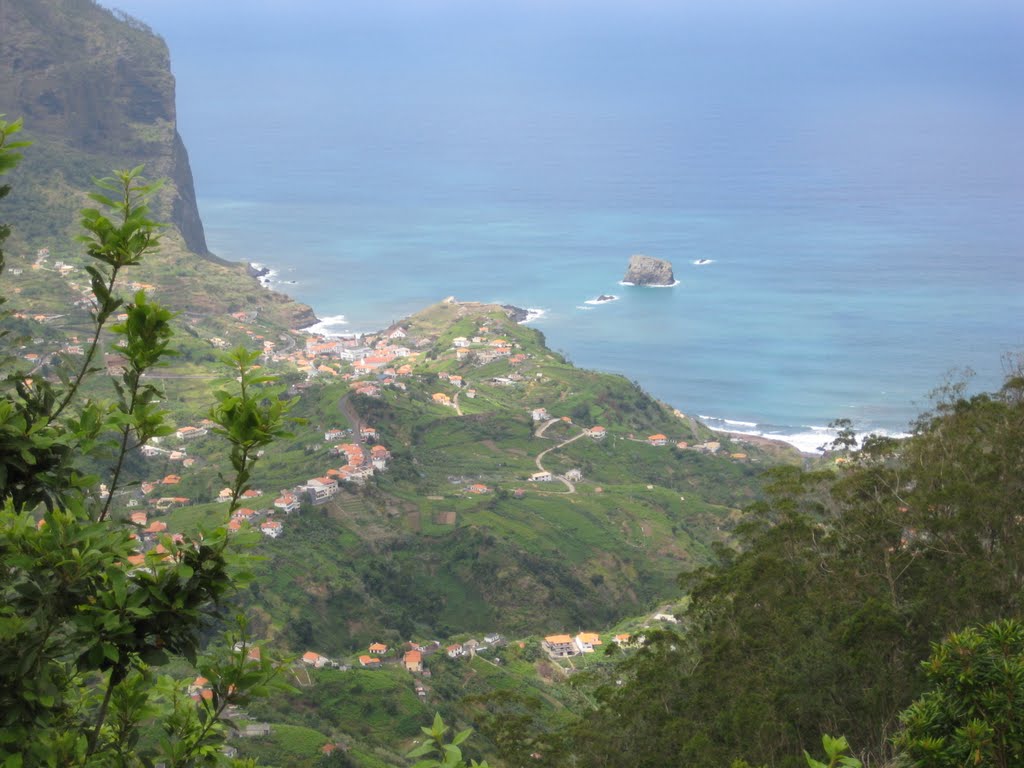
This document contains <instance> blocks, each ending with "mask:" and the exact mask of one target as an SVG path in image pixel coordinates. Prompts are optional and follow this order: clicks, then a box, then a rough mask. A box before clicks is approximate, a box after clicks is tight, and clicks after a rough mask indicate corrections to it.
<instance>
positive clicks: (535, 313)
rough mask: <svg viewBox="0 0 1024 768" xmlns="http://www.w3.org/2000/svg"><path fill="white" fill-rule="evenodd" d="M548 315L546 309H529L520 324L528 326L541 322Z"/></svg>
mask: <svg viewBox="0 0 1024 768" xmlns="http://www.w3.org/2000/svg"><path fill="white" fill-rule="evenodd" d="M547 313H548V311H547V310H546V309H539V308H537V307H527V308H526V317H525V318H524V319H523V320H521V321H520V323H519V324H520V325H526V324H527V323H532V322H534V321H535V320H540V319H541V318H542V317H544V315H546V314H547Z"/></svg>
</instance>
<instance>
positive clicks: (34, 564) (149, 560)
mask: <svg viewBox="0 0 1024 768" xmlns="http://www.w3.org/2000/svg"><path fill="white" fill-rule="evenodd" d="M19 128H20V123H5V122H2V121H0V171H6V170H9V169H10V168H11V167H13V165H14V163H15V162H16V160H17V157H16V155H15V154H14V153H12V152H11V150H12V148H14V147H16V146H18V144H15V143H11V142H9V141H8V139H9V137H10V136H11V135H13V134H14V133H16V132H17V130H18V129H19ZM141 174H142V168H141V167H138V168H133V169H131V170H125V171H116V172H115V173H114V175H113V176H111V177H110V178H107V179H103V180H101V181H100V182H98V185H99V190H98V191H97V192H95V193H93V194H92V195H91V196H90V197H91V199H92V201H93V202H94V203H95V207H92V208H87V209H85V210H84V211H83V212H82V226H83V229H84V230H85V232H86V234H85V235H84V236H83V237H82V240H83V242H84V243H85V245H86V250H87V253H88V255H89V257H91V263H90V265H89V266H88V267H87V272H88V274H89V277H90V280H91V286H92V292H93V295H94V299H95V310H94V312H93V316H92V319H93V328H92V332H91V342H90V344H89V346H88V348H87V350H86V353H85V355H84V358H83V361H82V362H81V364H79V365H76V366H75V367H74V369H73V370H71V371H69V372H68V371H62V372H61V376H60V382H59V383H57V384H54V383H51V382H49V381H47V380H45V379H43V378H42V377H39V376H32V375H30V374H29V373H27V372H25V371H24V370H21V369H19V368H18V367H17V364H16V363H10V362H8V363H6V364H5V367H6V368H7V372H6V376H5V378H4V379H3V386H2V388H0V560H2V562H3V568H2V569H0V765H3V766H5V768H6V767H7V766H12V767H13V766H58V765H59V766H76V765H102V766H106V765H116V766H134V765H143V764H145V765H151V764H152V763H153V762H154V761H157V760H160V761H162V762H164V763H166V764H167V765H169V766H185V765H199V764H202V765H211V764H214V763H216V762H217V761H218V760H219V759H220V757H221V753H220V747H221V745H222V743H223V741H224V738H225V734H226V729H227V726H226V724H225V722H224V719H223V714H224V712H225V710H226V708H227V707H228V705H230V704H244V703H245V702H246V701H248V700H249V699H250V698H251V697H252V696H254V695H259V694H261V693H264V692H265V691H266V690H267V687H268V686H269V685H272V684H275V680H276V673H277V670H276V668H275V665H274V664H273V663H272V661H270V660H269V659H264V660H263V661H259V662H254V661H250V660H249V659H248V658H247V656H248V654H247V646H248V639H247V637H246V633H245V627H244V621H240V622H239V623H238V625H237V630H236V631H234V632H232V633H229V634H228V635H227V636H226V637H225V639H224V641H223V642H221V643H219V644H215V645H214V646H213V647H212V650H209V651H208V652H207V653H206V654H205V655H203V656H200V641H201V637H202V636H203V633H204V632H205V631H207V630H208V629H209V628H211V627H219V626H221V625H222V621H223V605H224V601H225V598H226V597H227V596H229V595H230V594H231V593H232V592H233V591H234V590H235V589H236V587H237V585H238V584H239V583H240V581H241V580H242V574H241V573H240V571H239V568H240V566H241V564H242V563H241V562H240V561H239V556H238V555H237V554H233V550H237V549H238V547H237V546H236V545H233V546H232V547H231V548H229V546H228V535H227V531H226V528H225V527H224V526H221V527H218V528H214V529H212V530H208V531H205V532H204V533H203V534H202V535H201V536H199V537H197V538H194V539H178V540H175V539H171V538H170V537H168V538H165V539H164V540H163V541H162V542H161V543H160V546H159V547H156V548H155V549H152V550H150V551H149V552H146V553H145V555H144V556H142V557H141V562H138V563H135V560H136V558H137V554H136V546H137V544H136V542H135V540H134V538H133V536H132V534H131V531H130V530H128V529H127V528H126V527H124V526H121V525H119V524H116V523H114V522H113V521H112V520H111V519H110V511H111V499H112V498H113V495H114V493H115V491H116V490H117V489H118V488H119V486H120V485H121V484H122V483H123V481H124V478H123V472H122V470H123V468H124V465H125V459H126V457H127V456H128V454H129V453H131V452H132V451H134V450H137V449H138V448H139V447H141V446H142V445H145V444H146V443H147V442H149V441H150V440H152V439H153V438H154V437H157V436H160V435H164V434H168V433H169V432H170V431H171V428H170V426H169V425H168V423H167V422H166V420H165V418H164V416H165V414H164V412H163V411H162V410H160V409H159V408H158V403H159V401H160V399H161V397H162V393H161V392H160V391H159V390H158V388H157V387H155V386H154V385H152V384H150V383H148V381H147V380H146V379H145V374H146V373H147V372H149V371H151V370H153V369H154V368H156V367H158V366H160V365H163V364H164V361H165V360H166V358H167V357H168V356H170V355H172V354H173V350H172V349H171V348H170V343H171V340H172V338H173V328H172V326H171V320H172V319H173V315H172V313H171V312H170V311H168V310H167V309H166V308H164V307H162V306H160V305H159V304H157V303H155V302H153V301H151V300H149V299H148V297H147V296H146V295H145V293H144V292H139V293H136V294H135V295H134V297H133V298H132V299H131V300H130V301H129V300H125V299H124V298H122V297H121V296H120V295H119V294H118V291H117V286H118V278H119V276H120V275H121V273H122V271H123V270H126V269H130V268H132V267H135V266H137V265H138V264H140V263H141V261H142V259H143V258H144V256H145V255H146V254H147V253H149V252H151V251H153V250H154V249H155V248H156V247H157V246H158V243H159V225H158V224H157V223H155V222H153V221H152V220H150V219H149V210H148V205H147V201H148V199H149V197H150V196H151V195H152V194H153V193H154V192H155V191H156V189H158V188H159V183H150V182H147V181H145V180H144V179H143V177H142V175H141ZM4 194H6V187H5V188H4ZM5 234H6V231H4V232H3V233H0V235H5ZM0 267H2V263H0ZM119 313H120V314H122V315H123V319H122V320H121V322H118V323H115V324H111V322H110V321H111V320H112V319H114V318H115V316H116V315H117V314H119ZM111 335H112V336H113V338H115V339H117V341H118V345H119V347H120V353H121V354H122V355H123V356H124V357H125V359H126V361H127V362H126V365H125V369H124V373H123V374H122V375H121V377H120V379H119V380H115V381H114V382H113V386H114V389H113V392H112V394H111V397H109V398H108V399H104V400H97V399H89V398H85V397H84V396H83V395H82V392H83V390H82V385H83V383H84V382H85V381H86V379H87V378H89V377H90V376H93V375H94V374H95V372H96V370H97V369H96V368H94V367H93V361H94V360H95V358H96V356H97V354H98V352H99V350H100V349H101V347H102V345H103V344H104V343H105V342H106V341H107V339H108V337H110V336H111ZM255 359H256V356H255V355H254V354H253V353H250V352H247V351H246V350H244V349H239V350H235V351H234V352H232V353H231V354H229V355H228V356H226V358H225V362H226V364H227V365H228V373H229V375H230V378H229V379H227V381H226V382H225V385H224V386H223V387H222V388H221V389H219V390H217V391H216V392H215V396H216V399H217V402H216V404H215V406H214V407H213V409H212V411H211V414H210V417H211V419H213V421H215V422H216V423H217V424H218V427H217V431H218V432H219V433H220V434H221V435H223V436H224V437H225V438H226V440H227V442H228V445H229V447H230V448H229V453H230V462H231V466H232V469H233V475H232V477H231V478H230V480H229V482H230V483H231V488H232V502H231V505H230V507H231V510H232V511H233V510H234V509H236V508H237V507H238V506H240V499H241V494H242V492H243V491H244V490H246V488H247V487H248V482H249V478H250V476H251V472H252V466H253V462H254V461H255V459H256V455H257V453H258V451H259V450H260V449H261V448H262V447H264V446H266V445H267V444H268V443H269V442H270V441H271V440H273V439H275V438H276V437H279V436H282V435H284V434H286V433H285V431H284V429H283V425H284V422H285V419H286V413H287V410H288V408H289V407H290V405H291V402H290V401H283V400H281V399H280V398H279V397H278V395H279V392H278V391H277V390H275V389H274V388H273V387H272V386H269V385H270V384H271V381H270V380H269V379H268V378H267V377H263V376H260V375H258V374H257V372H256V371H255V370H254V366H253V363H254V361H255ZM86 458H88V459H89V460H90V466H96V465H106V467H107V469H106V471H105V472H103V473H102V474H99V473H94V472H91V471H90V470H89V469H88V468H87V466H86V464H85V462H84V459H86ZM225 522H226V521H225ZM236 541H237V539H236ZM171 656H181V657H184V658H185V659H188V660H189V661H190V662H192V663H193V664H195V666H196V667H197V669H198V670H199V672H200V674H201V675H203V676H204V677H206V678H207V679H208V680H209V681H210V688H209V695H208V697H198V701H195V700H193V698H192V697H190V696H189V694H188V691H187V690H186V687H187V686H186V684H185V683H184V682H183V681H178V680H174V679H171V678H169V677H167V676H165V675H160V674H159V672H158V669H157V667H158V666H159V665H160V664H162V663H164V662H166V661H167V660H168V659H169V658H170V657H171ZM144 733H146V735H147V739H142V737H143V734H144Z"/></svg>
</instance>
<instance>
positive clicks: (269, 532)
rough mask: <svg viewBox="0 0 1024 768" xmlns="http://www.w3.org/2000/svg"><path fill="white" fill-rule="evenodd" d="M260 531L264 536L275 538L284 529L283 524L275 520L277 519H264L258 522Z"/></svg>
mask: <svg viewBox="0 0 1024 768" xmlns="http://www.w3.org/2000/svg"><path fill="white" fill-rule="evenodd" d="M260 531H261V532H262V533H263V535H264V536H269V537H270V538H272V539H276V538H277V537H278V536H280V535H281V533H282V532H283V531H284V526H283V525H281V523H279V522H277V520H264V521H263V523H261V524H260Z"/></svg>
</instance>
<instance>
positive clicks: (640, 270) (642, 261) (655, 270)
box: [622, 254, 676, 286]
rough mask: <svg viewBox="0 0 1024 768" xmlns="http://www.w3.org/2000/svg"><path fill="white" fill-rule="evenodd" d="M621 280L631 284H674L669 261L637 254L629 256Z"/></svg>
mask: <svg viewBox="0 0 1024 768" xmlns="http://www.w3.org/2000/svg"><path fill="white" fill-rule="evenodd" d="M622 282H624V283H632V284H633V285H660V286H668V285H675V284H676V278H675V275H674V274H673V273H672V264H671V262H668V261H666V260H665V259H656V258H654V257H653V256H641V255H639V254H638V255H634V256H630V257H629V266H628V267H627V268H626V275H625V277H623V278H622Z"/></svg>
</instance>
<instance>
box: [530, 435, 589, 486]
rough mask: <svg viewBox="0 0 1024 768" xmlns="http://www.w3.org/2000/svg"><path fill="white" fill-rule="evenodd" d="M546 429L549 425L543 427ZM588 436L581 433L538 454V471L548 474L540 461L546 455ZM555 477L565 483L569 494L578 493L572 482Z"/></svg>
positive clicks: (559, 476)
mask: <svg viewBox="0 0 1024 768" xmlns="http://www.w3.org/2000/svg"><path fill="white" fill-rule="evenodd" d="M555 421H558V419H555ZM550 423H551V422H550V421H549V422H548V424H550ZM546 427H547V424H545V425H544V427H541V429H544V428H546ZM586 436H587V433H586V432H580V433H579V434H578V435H576V436H575V437H570V438H569V439H568V440H563V441H562V442H560V443H559V444H558V445H553V446H551V447H550V448H548V449H547V450H543V451H541V452H540V453H538V454H537V459H536V462H537V469H538V470H539V471H540V472H546V471H547V470H546V469H544V465H543V464H541V463H540V460H541V459H542V458H543V457H544V456H545V455H546V454H548V453H551V451H557V450H558V449H559V448H561V447H562V446H565V445H568V444H569V443H572V442H575V441H576V440H579V439H580V438H581V437H586ZM555 477H557V479H559V480H561V481H562V482H563V483H565V487H566V488H568V489H569V493H576V486H575V485H573V484H572V483H571V482H569V481H568V480H566V479H565V478H564V477H562V476H561V475H556V476H555Z"/></svg>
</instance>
